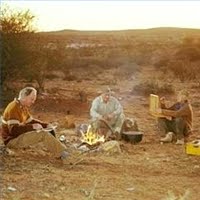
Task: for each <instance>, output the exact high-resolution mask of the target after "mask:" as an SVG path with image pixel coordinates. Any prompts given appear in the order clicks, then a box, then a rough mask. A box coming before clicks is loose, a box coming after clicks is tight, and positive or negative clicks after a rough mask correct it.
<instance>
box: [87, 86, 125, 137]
mask: <svg viewBox="0 0 200 200" xmlns="http://www.w3.org/2000/svg"><path fill="white" fill-rule="evenodd" d="M111 93H112V92H111V90H110V89H109V88H108V89H106V91H104V92H103V93H102V94H101V95H100V96H98V97H96V98H95V99H94V100H93V102H92V106H91V109H90V116H91V118H92V127H93V128H94V129H95V131H97V132H98V133H99V134H100V135H104V136H105V137H106V138H109V137H110V136H111V135H112V134H114V137H115V138H118V139H120V138H121V129H122V125H123V122H124V119H125V116H124V113H123V108H122V106H121V104H120V102H119V101H118V100H117V99H116V98H115V97H113V96H112V95H111ZM106 128H107V130H108V129H109V130H110V133H109V131H104V130H106Z"/></svg>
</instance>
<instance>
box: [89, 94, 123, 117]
mask: <svg viewBox="0 0 200 200" xmlns="http://www.w3.org/2000/svg"><path fill="white" fill-rule="evenodd" d="M111 113H113V114H114V115H115V118H117V117H118V116H119V115H121V114H123V108H122V106H121V104H120V103H119V101H118V100H117V99H116V98H115V97H113V96H110V98H109V100H108V102H107V103H105V102H104V101H103V98H102V96H98V97H96V98H95V99H94V101H93V102H92V106H91V109H90V116H91V117H92V119H93V120H97V119H99V118H101V117H102V116H104V115H108V114H111Z"/></svg>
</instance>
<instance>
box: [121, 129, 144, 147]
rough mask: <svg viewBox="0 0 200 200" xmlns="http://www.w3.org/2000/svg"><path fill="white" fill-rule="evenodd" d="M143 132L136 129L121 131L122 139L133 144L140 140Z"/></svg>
mask: <svg viewBox="0 0 200 200" xmlns="http://www.w3.org/2000/svg"><path fill="white" fill-rule="evenodd" d="M142 137H143V133H142V132H138V131H127V132H123V133H122V139H124V140H125V141H127V142H131V143H133V144H136V143H139V142H141V141H142Z"/></svg>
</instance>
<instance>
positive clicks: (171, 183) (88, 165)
mask: <svg viewBox="0 0 200 200" xmlns="http://www.w3.org/2000/svg"><path fill="white" fill-rule="evenodd" d="M149 70H150V69H148V70H144V71H142V72H141V73H139V74H138V75H137V76H135V77H134V78H133V79H132V80H124V81H118V83H117V84H116V85H115V86H113V87H114V88H115V90H116V94H117V96H118V97H120V101H121V103H122V105H123V106H124V110H125V114H126V116H128V117H132V118H133V119H136V120H137V122H138V125H139V128H140V130H141V131H142V132H144V137H143V140H142V142H140V143H139V144H136V145H133V144H130V143H127V142H125V141H121V142H120V146H121V149H122V153H116V154H111V153H110V154H106V153H102V152H95V153H87V154H85V155H84V161H83V162H81V163H79V164H77V165H75V166H73V167H72V166H69V165H63V164H62V163H61V161H60V160H58V159H56V158H54V157H52V155H51V154H50V153H49V152H47V151H46V149H45V148H44V147H43V146H42V145H38V146H36V147H32V148H28V149H23V150H18V151H15V155H14V156H11V155H7V156H3V155H0V158H1V159H0V161H1V163H0V171H1V179H0V185H1V193H0V199H2V200H39V199H44V200H45V199H51V200H54V199H55V200H67V199H69V200H73V199H76V200H79V199H80V200H89V199H90V200H91V199H94V200H98V199H104V200H107V199H108V200H112V199H113V200H114V199H115V200H116V199H119V200H120V199H128V200H162V199H163V200H164V199H174V200H175V199H181V198H179V197H181V196H184V195H185V197H187V198H185V199H189V200H199V199H200V190H199V185H200V157H199V156H192V155H187V154H186V153H185V146H176V145H175V144H163V145H162V144H160V143H159V137H158V133H157V128H156V121H155V119H154V118H153V117H152V116H150V115H149V113H148V107H149V99H148V98H147V97H144V96H140V95H137V94H134V93H131V90H132V88H133V86H134V84H136V83H137V82H138V81H139V80H141V79H148V78H149V77H150V74H149ZM176 86H177V87H179V86H181V83H177V84H176ZM46 87H48V90H49V91H52V89H54V93H53V94H51V95H50V92H49V93H47V94H43V95H42V96H40V97H39V99H38V102H37V105H35V107H34V108H33V113H34V115H35V117H37V118H40V119H43V120H45V121H49V122H50V121H54V122H55V121H57V122H58V123H59V124H60V128H59V129H58V132H57V134H58V135H59V134H61V131H62V132H63V131H64V133H65V135H67V136H68V137H70V136H71V135H70V134H71V133H74V135H75V131H74V129H70V130H69V129H66V127H65V126H64V125H65V121H66V117H67V118H68V119H69V118H71V119H73V120H74V122H75V123H76V125H77V124H80V123H87V122H88V120H89V108H90V105H91V101H92V99H93V98H94V97H95V96H96V95H97V94H98V90H100V89H102V88H103V87H105V85H104V84H103V83H102V81H101V80H99V81H96V82H94V81H93V82H92V81H83V82H81V83H76V82H66V81H65V82H64V81H49V82H48V83H47V86H46ZM80 90H84V91H86V93H87V99H88V101H87V102H81V101H80V96H79V91H80ZM191 91H192V97H193V103H194V105H195V103H197V102H199V92H198V91H196V90H195V89H191ZM174 98H175V96H173V95H172V96H169V100H174ZM67 114H68V115H67ZM199 120H200V112H199V109H198V108H195V109H194V129H195V131H194V133H193V134H192V136H191V137H190V138H189V140H190V141H191V140H193V139H195V138H197V137H199V134H200V133H199V124H198V123H199ZM59 131H60V132H59ZM72 135H73V134H72ZM173 195H174V198H173ZM170 196H171V198H169V197H170ZM167 197H168V198H167Z"/></svg>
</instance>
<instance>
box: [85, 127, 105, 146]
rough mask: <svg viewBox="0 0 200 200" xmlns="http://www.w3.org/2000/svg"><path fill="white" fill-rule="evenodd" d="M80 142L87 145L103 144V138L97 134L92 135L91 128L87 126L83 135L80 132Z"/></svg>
mask: <svg viewBox="0 0 200 200" xmlns="http://www.w3.org/2000/svg"><path fill="white" fill-rule="evenodd" d="M81 141H82V142H84V143H87V144H89V145H94V144H96V143H98V142H105V138H104V135H103V136H99V135H98V134H97V133H94V132H93V131H92V127H91V125H89V126H88V129H87V132H86V133H85V134H84V133H83V132H82V139H81Z"/></svg>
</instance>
